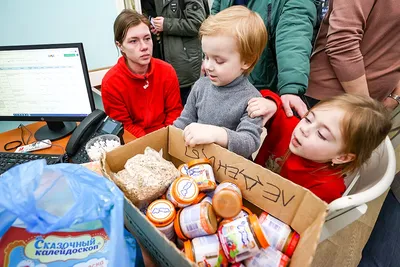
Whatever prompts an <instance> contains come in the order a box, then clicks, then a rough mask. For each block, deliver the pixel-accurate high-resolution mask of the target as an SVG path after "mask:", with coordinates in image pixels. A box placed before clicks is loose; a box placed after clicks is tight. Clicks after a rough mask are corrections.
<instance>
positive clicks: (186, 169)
mask: <svg viewBox="0 0 400 267" xmlns="http://www.w3.org/2000/svg"><path fill="white" fill-rule="evenodd" d="M178 171H179V172H180V173H181V176H189V167H188V165H187V164H186V163H184V164H181V165H179V167H178Z"/></svg>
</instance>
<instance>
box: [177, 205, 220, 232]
mask: <svg viewBox="0 0 400 267" xmlns="http://www.w3.org/2000/svg"><path fill="white" fill-rule="evenodd" d="M179 220H180V223H181V229H182V232H183V234H184V235H185V236H186V237H188V238H195V237H199V236H205V235H209V234H214V231H213V230H212V229H210V226H209V225H210V224H209V220H208V209H207V203H204V202H202V203H199V204H196V205H193V206H190V207H187V208H184V209H183V210H182V211H181V215H180V218H179Z"/></svg>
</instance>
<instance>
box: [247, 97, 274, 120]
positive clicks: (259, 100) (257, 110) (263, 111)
mask: <svg viewBox="0 0 400 267" xmlns="http://www.w3.org/2000/svg"><path fill="white" fill-rule="evenodd" d="M276 110H277V106H276V103H275V102H274V101H272V100H271V99H267V98H263V97H254V98H252V99H250V100H249V102H248V103H247V113H248V114H249V117H250V118H256V117H259V116H263V122H262V123H263V126H264V125H265V124H266V123H267V121H268V120H269V119H270V118H271V117H272V116H274V114H275V112H276Z"/></svg>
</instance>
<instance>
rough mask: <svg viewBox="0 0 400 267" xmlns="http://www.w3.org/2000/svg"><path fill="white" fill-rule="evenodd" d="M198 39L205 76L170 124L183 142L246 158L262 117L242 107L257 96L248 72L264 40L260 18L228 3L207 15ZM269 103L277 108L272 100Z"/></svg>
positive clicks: (257, 140)
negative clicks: (216, 146)
mask: <svg viewBox="0 0 400 267" xmlns="http://www.w3.org/2000/svg"><path fill="white" fill-rule="evenodd" d="M200 38H201V42H202V49H203V52H204V54H205V60H204V68H205V71H206V73H207V77H203V78H200V79H199V80H198V81H197V82H196V83H195V84H194V86H193V88H192V91H191V93H190V95H189V97H188V100H187V103H186V105H185V107H184V110H183V112H182V114H181V116H180V117H179V118H178V119H177V120H176V121H175V122H174V126H176V127H178V128H180V129H184V131H183V135H184V139H185V143H186V145H188V146H195V145H200V144H209V143H216V144H219V145H221V146H222V147H225V148H228V149H229V150H230V151H232V152H235V153H237V154H239V155H241V156H243V157H245V158H249V157H250V156H251V154H252V153H254V152H255V151H256V150H257V149H258V147H259V145H260V135H261V131H262V123H263V118H262V117H257V118H251V116H249V114H248V113H247V111H246V108H247V106H248V104H249V105H250V104H251V103H249V100H250V99H251V98H253V97H260V96H261V94H260V92H259V91H258V90H257V89H256V88H255V87H254V86H253V85H252V84H251V83H250V82H249V81H248V79H247V75H248V74H249V73H250V72H251V70H252V69H253V68H254V65H255V64H256V62H257V60H258V59H259V57H260V55H261V53H262V51H263V50H264V47H265V45H266V43H267V30H266V28H265V25H264V22H263V20H262V19H261V17H260V16H259V15H258V14H257V13H255V12H253V11H250V10H249V9H247V8H245V7H243V6H233V7H230V8H228V9H225V10H223V11H222V12H220V13H218V14H217V15H215V16H210V17H209V18H208V19H206V20H205V21H204V22H203V24H202V25H201V27H200ZM271 106H272V109H273V107H275V110H276V104H275V103H274V102H273V101H272V100H271ZM253 109H254V110H256V109H257V108H254V107H253ZM250 115H251V114H250Z"/></svg>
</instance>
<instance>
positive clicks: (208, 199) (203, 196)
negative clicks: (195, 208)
mask: <svg viewBox="0 0 400 267" xmlns="http://www.w3.org/2000/svg"><path fill="white" fill-rule="evenodd" d="M203 201H205V202H208V203H210V204H212V198H211V197H210V196H208V195H207V194H205V193H203V192H200V193H199V195H198V196H197V198H196V199H195V200H194V201H193V203H192V205H193V204H197V203H200V202H203Z"/></svg>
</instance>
